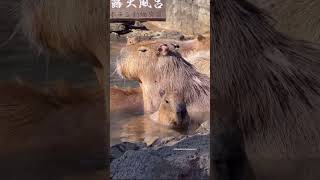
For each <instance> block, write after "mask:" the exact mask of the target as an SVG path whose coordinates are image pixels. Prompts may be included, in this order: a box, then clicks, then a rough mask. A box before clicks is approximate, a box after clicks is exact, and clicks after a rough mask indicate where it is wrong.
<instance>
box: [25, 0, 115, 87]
mask: <svg viewBox="0 0 320 180" xmlns="http://www.w3.org/2000/svg"><path fill="white" fill-rule="evenodd" d="M106 7H107V3H105V2H104V1H101V0H92V1H84V0H69V1H65V0H56V1H51V0H23V1H22V3H21V19H20V26H21V28H22V30H23V32H24V34H25V35H26V36H27V37H28V38H29V40H30V41H31V42H32V43H33V44H34V45H36V46H37V47H38V49H39V50H48V51H49V52H51V53H52V52H55V53H59V54H64V55H68V56H69V55H72V54H75V55H80V56H86V57H87V59H86V61H88V63H90V64H92V66H93V67H94V68H95V71H96V73H97V78H98V80H99V82H100V83H101V85H103V84H104V83H105V72H104V71H105V70H104V69H103V68H104V67H105V65H106V63H108V61H107V60H108V58H109V57H108V56H107V42H109V41H108V39H107V33H106V27H107V26H106V9H105V8H106Z"/></svg>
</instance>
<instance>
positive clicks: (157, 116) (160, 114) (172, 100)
mask: <svg viewBox="0 0 320 180" xmlns="http://www.w3.org/2000/svg"><path fill="white" fill-rule="evenodd" d="M159 95H160V97H161V98H162V99H161V102H160V106H159V109H158V110H157V111H156V112H154V113H153V114H152V115H150V118H151V119H152V120H153V121H154V122H157V123H159V124H162V125H164V126H167V127H169V128H173V129H186V128H187V127H188V125H189V123H190V117H189V114H188V111H187V106H186V103H185V102H184V99H183V97H182V96H181V94H180V93H179V92H178V91H173V92H166V91H165V90H160V92H159Z"/></svg>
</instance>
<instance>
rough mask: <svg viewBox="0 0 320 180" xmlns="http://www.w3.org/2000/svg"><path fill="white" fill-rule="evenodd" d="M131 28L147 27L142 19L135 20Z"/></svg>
mask: <svg viewBox="0 0 320 180" xmlns="http://www.w3.org/2000/svg"><path fill="white" fill-rule="evenodd" d="M131 28H134V29H144V30H146V29H147V28H146V27H145V26H144V25H143V24H142V23H141V22H140V21H135V22H134V25H132V26H131Z"/></svg>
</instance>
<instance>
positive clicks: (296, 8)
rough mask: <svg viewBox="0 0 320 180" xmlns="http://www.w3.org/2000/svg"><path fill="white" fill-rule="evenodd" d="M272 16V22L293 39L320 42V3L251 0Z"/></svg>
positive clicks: (293, 0) (306, 0) (308, 0)
mask: <svg viewBox="0 0 320 180" xmlns="http://www.w3.org/2000/svg"><path fill="white" fill-rule="evenodd" d="M249 2H252V3H253V4H254V5H256V6H257V7H259V8H262V9H264V10H265V11H266V12H268V13H269V14H270V16H271V17H272V19H271V20H270V22H271V23H272V24H273V25H274V26H275V27H276V29H278V30H279V31H281V32H283V33H286V34H288V35H290V36H292V37H295V38H298V39H303V40H307V41H312V42H317V43H319V42H320V31H319V29H320V23H319V21H320V1H318V0H304V1H297V0H267V1H266V0H249Z"/></svg>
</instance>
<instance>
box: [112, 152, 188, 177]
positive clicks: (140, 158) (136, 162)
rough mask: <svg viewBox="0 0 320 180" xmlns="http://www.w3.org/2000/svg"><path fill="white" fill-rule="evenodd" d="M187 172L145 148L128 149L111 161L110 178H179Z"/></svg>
mask: <svg viewBox="0 0 320 180" xmlns="http://www.w3.org/2000/svg"><path fill="white" fill-rule="evenodd" d="M185 174H187V169H185V170H183V169H181V168H179V167H175V166H174V165H172V164H171V163H170V162H169V161H167V160H165V159H163V158H160V157H158V156H154V155H152V154H150V153H149V152H148V151H146V150H141V151H128V152H126V153H125V154H124V155H123V156H122V157H120V158H119V159H116V160H114V161H113V162H112V163H111V168H110V176H111V179H150V180H151V179H179V178H181V177H183V176H184V175H185Z"/></svg>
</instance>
